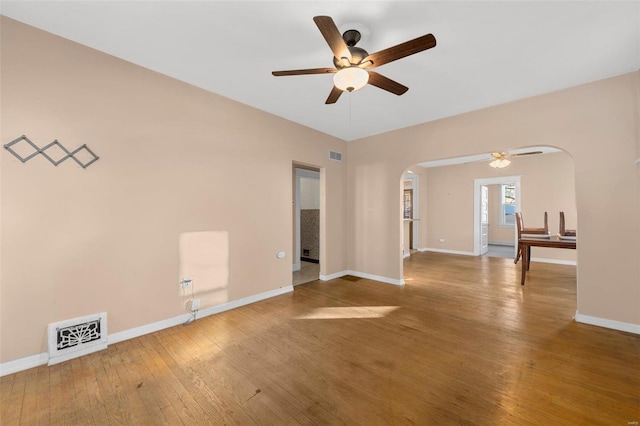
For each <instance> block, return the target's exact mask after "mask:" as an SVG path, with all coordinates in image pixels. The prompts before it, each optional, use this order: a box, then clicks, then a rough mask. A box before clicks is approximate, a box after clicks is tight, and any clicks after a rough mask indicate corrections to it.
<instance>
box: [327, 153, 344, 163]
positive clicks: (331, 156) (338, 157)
mask: <svg viewBox="0 0 640 426" xmlns="http://www.w3.org/2000/svg"><path fill="white" fill-rule="evenodd" d="M329 159H330V160H333V161H342V153H341V152H336V151H329Z"/></svg>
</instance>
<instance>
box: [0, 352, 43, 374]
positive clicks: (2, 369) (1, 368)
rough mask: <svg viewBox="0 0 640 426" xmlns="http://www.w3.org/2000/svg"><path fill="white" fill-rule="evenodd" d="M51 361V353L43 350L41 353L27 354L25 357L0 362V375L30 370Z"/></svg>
mask: <svg viewBox="0 0 640 426" xmlns="http://www.w3.org/2000/svg"><path fill="white" fill-rule="evenodd" d="M48 361H49V354H48V353H47V352H41V353H39V354H35V355H30V356H26V357H24V358H19V359H14V360H13V361H7V362H3V363H2V364H0V377H2V376H7V375H9V374H13V373H17V372H18V371H23V370H28V369H30V368H35V367H39V366H41V365H45V364H46V363H47V362H48Z"/></svg>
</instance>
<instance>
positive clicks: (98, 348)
mask: <svg viewBox="0 0 640 426" xmlns="http://www.w3.org/2000/svg"><path fill="white" fill-rule="evenodd" d="M104 349H107V344H106V343H102V344H99V345H94V346H90V347H88V348H83V349H79V350H75V351H73V352H69V353H66V354H64V355H58V356H52V357H49V362H47V365H49V366H51V365H56V364H60V363H61V362H64V361H69V360H70V359H73V358H78V357H81V356H83V355H89V354H92V353H94V352H98V351H102V350H104Z"/></svg>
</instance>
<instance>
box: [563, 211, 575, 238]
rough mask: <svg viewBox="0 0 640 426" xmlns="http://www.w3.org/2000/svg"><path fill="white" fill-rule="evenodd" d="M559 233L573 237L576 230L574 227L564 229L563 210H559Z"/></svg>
mask: <svg viewBox="0 0 640 426" xmlns="http://www.w3.org/2000/svg"><path fill="white" fill-rule="evenodd" d="M559 231H560V232H559V233H560V235H562V236H563V237H575V236H576V235H577V232H576V230H575V229H565V227H564V212H560V229H559Z"/></svg>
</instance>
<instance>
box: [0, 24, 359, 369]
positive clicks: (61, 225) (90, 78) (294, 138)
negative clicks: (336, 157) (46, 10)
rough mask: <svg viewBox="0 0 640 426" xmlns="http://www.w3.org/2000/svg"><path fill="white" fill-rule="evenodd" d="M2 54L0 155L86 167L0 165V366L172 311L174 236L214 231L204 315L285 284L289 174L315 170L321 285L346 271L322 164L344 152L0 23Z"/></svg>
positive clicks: (331, 185)
mask: <svg viewBox="0 0 640 426" xmlns="http://www.w3.org/2000/svg"><path fill="white" fill-rule="evenodd" d="M1 47H2V52H1V53H2V58H1V59H2V75H1V78H2V80H1V89H2V104H1V108H2V133H1V136H2V141H3V143H7V142H9V141H11V140H13V139H15V138H17V137H18V136H20V135H22V134H26V135H27V136H28V137H29V138H31V139H32V140H33V141H34V142H36V143H37V144H39V145H40V146H42V145H43V144H45V143H48V142H50V141H52V140H53V139H54V138H57V139H58V140H59V141H60V142H61V143H63V144H64V145H65V146H67V147H69V148H75V147H77V146H79V145H81V144H83V143H87V145H88V146H89V147H90V148H91V149H92V150H94V152H95V153H96V154H97V155H99V156H100V160H98V161H97V162H96V163H94V164H93V165H91V166H90V167H88V168H87V169H82V168H81V167H79V166H78V165H77V164H75V163H74V162H72V160H67V161H66V162H64V163H62V164H60V165H59V166H58V167H54V166H53V165H52V164H50V163H49V162H47V161H46V160H45V159H44V158H41V157H38V158H34V159H32V160H30V161H29V162H27V163H25V164H22V163H20V162H19V161H18V160H17V159H16V158H14V157H13V156H12V155H10V154H9V153H8V152H7V151H6V150H4V149H3V150H2V154H0V155H1V166H2V169H1V177H2V193H1V201H2V228H1V231H2V233H1V243H2V244H1V245H2V249H3V252H2V262H1V268H2V269H1V271H2V275H1V281H2V285H1V302H0V303H1V305H0V308H1V315H0V321H1V324H0V327H1V328H0V332H1V336H2V337H1V351H2V353H1V354H0V361H1V362H5V361H9V360H14V359H16V358H19V357H23V356H27V355H33V354H36V353H39V352H43V351H45V350H46V327H47V324H48V323H50V322H54V321H60V320H64V319H69V318H73V317H77V316H81V315H86V314H91V313H95V312H100V311H107V313H108V322H109V332H110V334H111V333H114V332H119V331H123V330H127V329H130V328H133V327H138V326H142V325H147V324H150V323H153V322H156V321H161V320H165V319H168V318H172V317H175V316H177V315H180V314H182V313H184V310H183V305H182V304H183V300H182V298H181V297H180V295H179V289H178V280H179V271H180V267H181V265H180V255H181V254H182V255H184V253H180V252H179V245H178V243H179V238H180V236H181V234H183V233H187V232H192V231H224V232H227V233H228V239H229V243H228V253H227V255H228V273H229V276H228V283H227V284H226V285H224V286H222V287H220V286H219V287H218V288H217V289H216V290H215V292H210V293H206V294H204V293H203V294H200V297H202V302H203V306H202V307H203V308H205V307H207V306H210V305H211V304H215V303H220V302H222V301H232V300H237V299H240V298H243V297H247V296H252V295H256V294H260V293H263V292H268V291H271V290H276V289H278V288H280V287H283V286H288V285H290V284H291V255H292V252H291V241H292V211H291V210H292V209H291V200H292V192H291V182H292V166H291V165H292V162H299V163H303V164H309V165H315V166H317V167H319V168H321V169H322V170H323V176H324V177H323V185H324V186H323V188H324V190H325V191H326V194H325V195H326V198H325V199H324V200H323V203H324V208H325V210H326V212H325V215H324V217H323V220H324V221H325V228H324V229H325V235H326V245H325V247H324V249H325V251H326V253H325V257H324V258H323V263H322V268H323V271H322V272H323V273H324V274H332V273H336V272H339V271H343V270H345V269H347V264H346V257H347V256H346V243H345V241H343V235H345V234H346V230H347V226H346V215H345V208H344V207H345V203H346V195H347V194H346V177H347V174H346V168H347V161H346V158H345V161H344V162H342V163H337V162H334V161H329V160H328V151H329V149H332V150H337V151H341V152H346V143H345V142H344V141H341V140H338V139H335V138H333V137H330V136H327V135H324V134H321V133H319V132H315V131H312V130H310V129H308V128H306V127H303V126H299V125H297V124H294V123H291V122H288V121H286V120H283V119H280V118H278V117H275V116H273V115H270V114H267V113H264V112H261V111H258V110H256V109H253V108H250V107H248V106H246V105H242V104H239V103H236V102H233V101H230V100H229V99H226V98H223V97H221V96H217V95H215V94H211V93H208V92H205V91H203V90H200V89H197V88H194V87H192V86H189V85H186V84H183V83H180V82H177V81H175V80H172V79H170V78H168V77H165V76H163V75H160V74H157V73H154V72H151V71H148V70H145V69H143V68H140V67H137V66H134V65H132V64H130V63H127V62H124V61H121V60H118V59H115V58H113V57H110V56H107V55H105V54H102V53H99V52H97V51H94V50H91V49H88V48H86V47H82V46H80V45H77V44H74V43H71V42H69V41H66V40H63V39H61V38H58V37H55V36H52V35H50V34H47V33H44V32H41V31H39V30H35V29H33V28H30V27H27V26H25V25H23V24H19V23H17V22H15V21H12V20H10V19H6V18H4V17H3V18H2V46H1ZM212 78H215V76H212ZM223 248H224V247H222V248H221V250H222V249H223ZM280 250H285V251H286V252H287V258H286V259H282V260H281V259H277V258H276V253H277V252H278V251H280ZM221 255H222V256H223V257H224V253H222V254H221ZM205 257H206V256H205ZM186 272H187V273H189V271H186ZM193 278H194V280H195V290H196V292H198V289H199V288H204V287H207V285H204V284H205V283H203V282H202V281H199V277H198V276H194V277H193ZM199 286H200V287H199ZM213 293H215V294H213Z"/></svg>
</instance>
